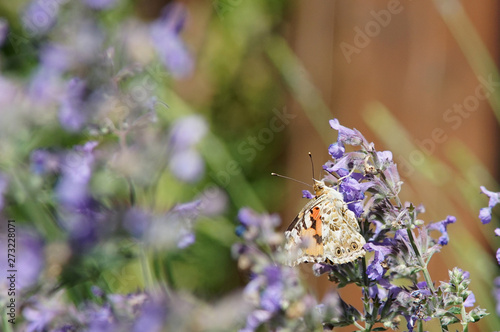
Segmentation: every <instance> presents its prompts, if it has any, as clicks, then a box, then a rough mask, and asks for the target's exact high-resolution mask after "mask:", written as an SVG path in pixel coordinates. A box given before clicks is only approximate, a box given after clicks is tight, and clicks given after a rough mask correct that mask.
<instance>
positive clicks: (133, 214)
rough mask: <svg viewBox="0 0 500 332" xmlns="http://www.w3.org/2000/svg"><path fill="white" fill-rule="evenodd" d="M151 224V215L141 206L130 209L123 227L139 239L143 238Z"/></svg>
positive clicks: (124, 219)
mask: <svg viewBox="0 0 500 332" xmlns="http://www.w3.org/2000/svg"><path fill="white" fill-rule="evenodd" d="M150 225H151V216H150V215H149V214H148V213H147V212H145V211H143V210H141V209H139V208H132V209H130V210H128V211H127V213H126V214H125V216H124V218H123V227H124V228H125V229H126V230H127V231H128V232H129V233H130V234H131V235H132V236H134V237H135V238H138V239H140V238H142V236H143V235H144V234H145V233H146V230H147V229H148V227H149V226H150Z"/></svg>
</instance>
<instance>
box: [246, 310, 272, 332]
mask: <svg viewBox="0 0 500 332" xmlns="http://www.w3.org/2000/svg"><path fill="white" fill-rule="evenodd" d="M271 317H272V314H271V313H270V312H269V311H266V310H254V311H252V312H251V313H250V315H248V317H247V324H246V326H245V327H244V328H243V329H240V330H239V332H253V331H255V330H256V329H257V328H258V327H259V326H260V325H261V324H262V323H264V322H267V321H268V320H269V319H271Z"/></svg>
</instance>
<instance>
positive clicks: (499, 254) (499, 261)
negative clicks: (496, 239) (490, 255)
mask: <svg viewBox="0 0 500 332" xmlns="http://www.w3.org/2000/svg"><path fill="white" fill-rule="evenodd" d="M496 258H497V262H498V264H499V265H500V248H498V249H497V253H496Z"/></svg>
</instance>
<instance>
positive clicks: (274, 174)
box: [271, 173, 312, 187]
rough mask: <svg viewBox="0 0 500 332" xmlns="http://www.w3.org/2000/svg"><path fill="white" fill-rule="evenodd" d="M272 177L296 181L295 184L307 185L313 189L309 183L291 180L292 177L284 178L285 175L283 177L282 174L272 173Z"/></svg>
mask: <svg viewBox="0 0 500 332" xmlns="http://www.w3.org/2000/svg"><path fill="white" fill-rule="evenodd" d="M271 175H272V176H277V177H279V178H283V179H287V180H292V181H295V182H298V183H302V184H305V185H306V186H308V187H312V186H311V185H310V184H308V183H305V182H302V181H299V180H297V179H294V178H291V177H288V176H284V175H281V174H276V173H271Z"/></svg>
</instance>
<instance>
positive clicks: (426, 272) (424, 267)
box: [406, 228, 448, 331]
mask: <svg viewBox="0 0 500 332" xmlns="http://www.w3.org/2000/svg"><path fill="white" fill-rule="evenodd" d="M406 233H407V234H408V239H410V244H411V247H412V248H413V251H414V253H415V256H416V257H417V259H418V262H419V264H420V268H421V271H422V273H423V274H424V279H425V282H426V283H427V287H429V290H430V291H431V293H432V299H433V302H434V305H435V306H436V305H437V303H436V300H437V299H436V289H435V288H434V283H433V282H432V279H431V275H430V274H429V270H427V264H426V263H425V262H424V259H423V258H422V255H421V253H420V250H418V247H417V244H416V242H415V238H414V237H413V233H412V231H411V229H410V228H407V229H406ZM439 322H440V323H441V324H440V325H441V331H448V327H446V326H444V325H443V324H442V320H441V319H439Z"/></svg>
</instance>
